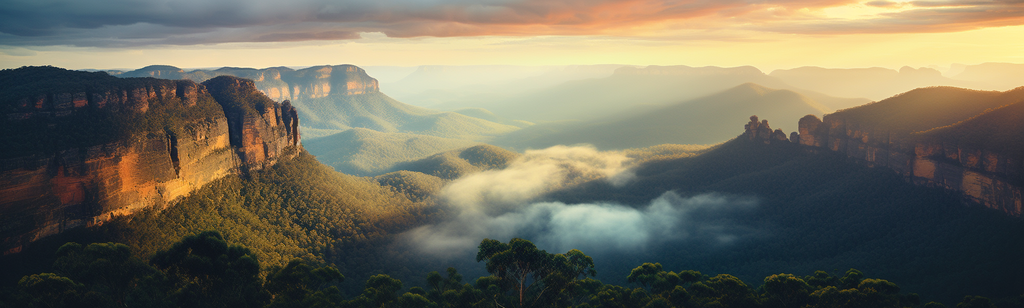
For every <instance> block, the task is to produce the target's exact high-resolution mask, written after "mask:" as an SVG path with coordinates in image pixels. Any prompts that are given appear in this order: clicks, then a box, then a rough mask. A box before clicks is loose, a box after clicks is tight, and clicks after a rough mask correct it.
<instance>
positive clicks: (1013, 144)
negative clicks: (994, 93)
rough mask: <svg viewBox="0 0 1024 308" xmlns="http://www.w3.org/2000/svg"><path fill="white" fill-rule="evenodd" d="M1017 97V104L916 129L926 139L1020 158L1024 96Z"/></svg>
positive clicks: (1023, 149) (1023, 146) (1023, 155)
mask: <svg viewBox="0 0 1024 308" xmlns="http://www.w3.org/2000/svg"><path fill="white" fill-rule="evenodd" d="M1020 90H1022V89H1018V90H1016V91H1020ZM1019 99H1020V101H1019V102H1017V103H1013V104H1010V105H1006V106H1003V107H998V108H993V109H990V110H986V111H985V112H984V113H982V114H979V115H977V116H974V117H971V118H970V119H967V120H964V121H960V122H957V123H955V124H952V125H948V126H943V127H938V128H933V129H930V130H927V131H923V132H920V135H921V137H923V138H926V139H928V140H940V141H943V142H949V143H955V144H958V145H963V146H967V147H971V148H975V149H985V150H987V151H992V152H997V153H1004V154H1007V155H1010V156H1012V157H1015V158H1018V159H1020V158H1024V95H1021V96H1020V97H1019Z"/></svg>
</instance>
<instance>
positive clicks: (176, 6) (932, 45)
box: [0, 0, 1024, 71]
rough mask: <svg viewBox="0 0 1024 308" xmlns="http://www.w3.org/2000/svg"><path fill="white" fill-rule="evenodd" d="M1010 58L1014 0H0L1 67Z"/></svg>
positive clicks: (866, 63) (788, 64) (1023, 7)
mask: <svg viewBox="0 0 1024 308" xmlns="http://www.w3.org/2000/svg"><path fill="white" fill-rule="evenodd" d="M985 62H1010V63H1024V0H936V1H907V0H899V1H862V0H774V1H773V0H756V1H755V0H567V1H556V0H475V1H474V0H376V1H350V0H288V1H283V0H224V1H211V0H106V1H98V0H5V1H4V4H3V5H0V68H15V67H20V66H25V65H53V66H59V67H64V68H69V69H90V68H91V69H134V68H140V67H143V66H147V65H153V64H164V65H174V66H178V67H182V68H212V67H222V66H240V67H254V68H264V67H272V66H296V67H299V66H312V65H324V64H332V65H333V64H355V65H360V66H416V65H484V64H512V65H568V64H631V65H690V66H740V65H753V66H756V67H758V68H760V69H762V70H765V71H768V70H772V69H779V68H793V67H799V66H822V67H832V68H852V67H889V68H899V67H902V66H904V65H909V66H913V67H923V66H935V67H939V68H941V67H948V66H949V65H950V64H953V63H961V64H980V63H985Z"/></svg>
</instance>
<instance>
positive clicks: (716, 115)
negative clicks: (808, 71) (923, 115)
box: [495, 83, 831, 150]
mask: <svg viewBox="0 0 1024 308" xmlns="http://www.w3.org/2000/svg"><path fill="white" fill-rule="evenodd" d="M830 111H831V110H830V109H829V108H827V107H825V106H822V105H821V104H819V103H817V102H815V101H814V100H812V99H810V98H808V97H807V96H804V95H801V94H799V93H796V92H793V91H790V90H779V89H771V88H766V87H764V86H760V85H757V84H753V83H746V84H742V85H739V86H736V87H733V88H731V89H728V90H725V91H722V92H719V93H716V94H713V95H709V96H706V97H702V98H697V99H693V100H688V101H682V102H677V103H674V104H671V105H667V106H663V107H658V108H652V110H649V111H646V112H643V113H639V114H635V115H632V116H628V117H624V118H621V119H618V118H616V119H613V120H608V121H594V122H584V123H579V124H575V125H574V124H570V123H563V124H558V125H543V124H542V125H537V126H535V127H530V128H525V129H523V130H520V131H517V132H513V133H510V134H509V135H506V136H504V137H502V138H499V139H497V140H495V143H497V144H500V145H505V146H510V147H513V148H517V149H525V148H545V147H548V146H553V145H557V144H574V143H588V144H593V145H595V146H597V147H598V148H600V149H604V150H612V149H627V148H638V147H648V146H654V145H658V144H666V143H674V144H712V143H719V142H722V141H725V140H728V139H730V138H733V137H735V134H733V133H729V131H730V128H731V127H736V126H739V125H740V124H742V123H743V121H742V120H738V119H736V114H758V115H765V117H771V118H772V119H775V121H778V122H777V123H789V125H792V123H794V122H796V121H797V120H798V119H799V118H800V117H801V116H803V115H806V114H816V115H824V114H825V113H828V112H830ZM780 126H783V127H784V126H785V125H780ZM789 128H790V129H795V128H796V126H795V125H793V126H790V127H789ZM544 130H547V131H544Z"/></svg>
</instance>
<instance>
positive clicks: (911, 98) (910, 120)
mask: <svg viewBox="0 0 1024 308" xmlns="http://www.w3.org/2000/svg"><path fill="white" fill-rule="evenodd" d="M1022 99H1024V88H1019V89H1015V90H1012V91H1007V92H997V91H978V90H969V89H962V88H953V87H930V88H921V89H915V90H912V91H908V92H906V93H902V94H900V95H896V96H893V97H890V98H887V99H884V100H882V101H879V102H876V103H872V104H868V105H864V106H860V107H857V108H851V109H847V110H841V111H838V112H836V113H833V114H831V115H830V116H831V117H837V118H842V119H845V120H848V121H854V122H856V123H858V124H859V125H863V126H866V127H871V128H873V129H875V130H890V131H893V132H899V133H904V134H906V133H911V132H915V131H922V130H928V129H932V128H935V127H939V126H945V125H950V124H953V123H956V122H959V121H962V120H966V119H968V118H970V117H972V116H974V115H977V114H980V113H982V112H984V111H985V110H987V109H990V108H997V107H1001V106H1004V105H1008V104H1012V103H1016V102H1018V101H1020V100H1022Z"/></svg>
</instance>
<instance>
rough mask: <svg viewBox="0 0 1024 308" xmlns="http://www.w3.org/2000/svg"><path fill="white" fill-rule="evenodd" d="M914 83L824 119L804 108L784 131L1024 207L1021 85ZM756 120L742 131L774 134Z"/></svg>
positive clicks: (753, 136)
mask: <svg viewBox="0 0 1024 308" xmlns="http://www.w3.org/2000/svg"><path fill="white" fill-rule="evenodd" d="M915 91H917V93H915ZM915 91H911V92H908V93H906V94H904V95H901V96H897V97H893V98H890V99H887V100H883V101H881V102H878V103H874V104H869V105H865V106H862V107H857V108H853V109H849V110H843V111H840V112H836V113H833V114H829V115H826V116H825V117H824V119H819V118H818V117H817V116H814V115H807V116H805V117H803V118H802V119H800V121H799V130H798V132H793V133H792V134H791V138H790V139H791V141H792V142H793V143H798V144H800V145H801V146H805V147H807V148H808V149H809V150H812V151H822V150H828V151H832V152H837V153H839V154H842V155H845V156H847V157H849V158H851V159H854V160H856V161H858V162H861V163H863V164H865V165H867V166H870V167H884V168H889V169H891V170H893V171H894V172H896V173H897V174H899V175H901V176H903V177H904V178H905V179H906V180H907V181H909V182H912V183H914V184H917V185H923V186H930V187H941V188H945V189H948V190H951V191H955V192H958V193H960V194H961V196H962V197H963V198H964V200H965V201H967V202H970V203H977V204H981V205H984V206H986V207H989V208H992V209H995V210H999V211H1002V212H1005V213H1007V214H1009V215H1013V216H1020V215H1021V214H1022V213H1024V208H1022V199H1021V187H1022V186H1024V137H1022V136H1024V124H1022V123H1024V87H1022V88H1018V89H1015V90H1011V91H1007V92H980V91H973V92H970V91H962V89H948V88H932V89H919V90H915ZM923 98H928V99H923ZM761 123H763V124H761ZM761 123H758V122H757V117H756V116H755V117H751V123H749V124H747V127H746V132H745V133H744V136H745V138H748V139H750V140H759V141H762V142H765V143H768V142H769V141H773V140H781V138H778V139H776V138H775V136H776V134H775V133H771V134H768V132H769V131H770V129H769V128H766V126H767V121H763V122H761ZM779 133H781V132H779Z"/></svg>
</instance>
